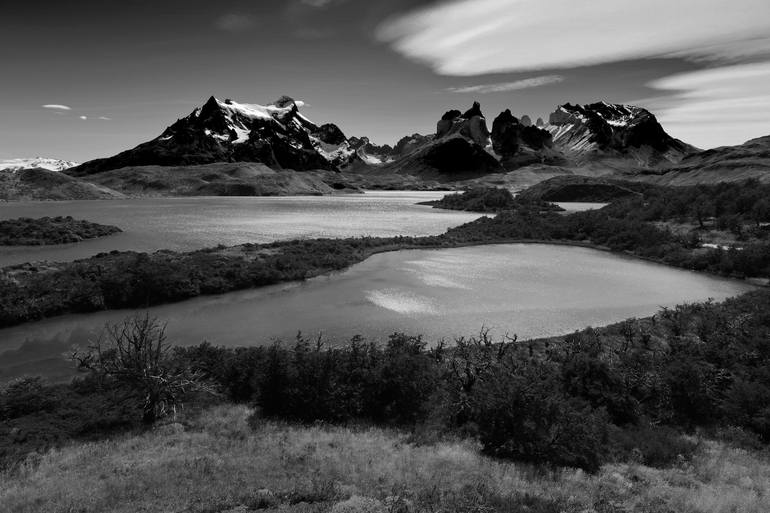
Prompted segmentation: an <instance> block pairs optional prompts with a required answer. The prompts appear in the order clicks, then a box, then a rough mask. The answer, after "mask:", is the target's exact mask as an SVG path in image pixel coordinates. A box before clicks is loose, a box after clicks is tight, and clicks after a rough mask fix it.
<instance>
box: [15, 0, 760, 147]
mask: <svg viewBox="0 0 770 513" xmlns="http://www.w3.org/2000/svg"><path fill="white" fill-rule="evenodd" d="M609 1H611V2H614V3H607V2H609ZM661 1H662V0H648V3H649V4H650V5H649V6H648V8H649V9H645V11H646V10H651V11H655V5H653V4H656V3H660V2H661ZM678 1H680V2H682V3H683V4H688V3H690V4H692V3H693V2H695V1H696V0H678ZM697 1H698V2H701V3H700V4H698V5H704V4H711V5H706V6H705V7H707V8H708V9H705V10H704V12H705V11H706V10H708V12H709V13H714V12H715V13H716V14H708V13H705V14H703V16H705V19H698V20H695V21H697V22H698V23H699V26H704V25H705V27H706V28H708V29H709V30H708V32H706V35H704V34H701V33H699V32H698V31H699V30H700V29H697V28H694V27H695V25H694V24H693V23H691V22H687V23H685V22H683V21H682V22H679V21H676V19H674V20H673V21H671V20H669V19H666V20H665V21H662V22H661V23H660V24H659V25H660V26H661V27H662V28H661V31H660V32H659V33H658V32H655V31H654V30H653V31H651V29H650V26H655V23H651V22H650V20H649V19H645V16H646V14H645V13H643V12H642V13H640V12H636V11H635V10H634V9H635V8H634V7H633V6H634V5H638V4H640V3H641V4H644V3H645V2H643V1H641V2H640V0H636V1H635V2H630V1H628V2H627V0H594V3H592V4H591V5H594V6H595V7H592V8H591V9H599V11H598V13H597V12H588V13H586V16H589V15H590V16H589V18H590V19H589V18H587V19H586V20H585V21H584V23H583V24H582V25H581V24H580V23H577V24H576V23H575V22H574V21H573V20H575V13H574V12H570V9H572V7H571V5H577V4H580V5H583V3H581V2H574V1H573V0H453V1H451V2H450V1H438V0H437V1H426V0H423V1H419V0H251V1H235V0H229V1H227V0H226V1H218V2H212V1H199V0H184V1H179V0H154V1H146V0H131V1H122V2H104V1H103V0H102V1H95V0H72V1H67V2H52V1H50V0H49V1H46V2H43V1H37V0H31V1H30V0H27V1H23V2H22V1H15V2H4V5H3V8H2V15H1V16H0V63H1V64H2V67H1V68H0V84H1V85H0V91H1V92H2V94H0V159H5V158H13V157H28V156H36V155H41V156H50V157H56V158H65V159H70V160H76V161H84V160H88V159H92V158H96V157H103V156H108V155H112V154H114V153H117V152H118V151H121V150H124V149H127V148H129V147H132V146H134V145H136V144H138V143H140V142H142V141H145V140H148V139H151V138H153V137H155V136H156V135H158V134H159V133H160V132H161V131H162V130H163V129H164V128H165V127H166V126H167V125H169V124H170V123H172V122H173V121H174V120H176V119H177V118H179V117H183V116H185V115H187V114H189V113H190V112H191V111H192V110H193V109H194V108H195V107H196V106H197V105H200V104H202V103H203V102H204V101H205V100H206V98H208V96H210V95H215V96H217V97H220V98H232V99H233V100H236V101H240V102H245V103H262V104H264V103H268V102H270V101H271V100H274V99H276V98H278V97H279V96H281V95H283V94H288V95H290V96H292V97H294V98H296V99H301V100H304V101H305V102H306V103H307V104H308V105H307V106H306V107H305V108H304V109H303V112H304V113H305V114H306V115H307V117H309V118H310V119H312V120H314V121H316V122H318V123H323V122H334V123H336V124H338V125H339V126H340V127H341V128H342V130H343V131H344V132H345V133H346V134H347V135H358V136H361V135H366V136H369V137H370V138H371V139H372V140H374V141H375V142H378V143H391V144H392V143H394V142H395V141H396V140H397V139H399V138H400V137H402V136H404V135H407V134H408V133H412V132H415V131H417V132H422V133H429V132H431V131H433V130H434V129H435V122H436V120H437V119H438V118H439V117H440V116H441V114H443V112H444V111H446V110H448V109H450V108H461V109H463V108H467V107H468V106H470V104H471V103H472V102H473V100H475V99H478V100H479V101H480V102H481V103H482V109H483V110H484V111H485V113H486V114H487V117H488V118H490V120H491V119H492V118H494V116H496V115H497V114H498V113H499V112H500V111H501V110H503V109H504V108H511V109H512V111H513V112H514V114H517V115H521V114H530V115H531V116H532V117H533V119H534V118H536V117H538V116H543V117H547V114H548V113H549V112H550V111H552V110H553V109H554V108H555V106H556V105H558V104H560V103H564V102H567V101H569V102H589V101H597V100H607V101H613V102H636V103H638V104H641V105H644V106H647V107H649V108H651V109H652V110H653V111H654V112H655V113H656V114H658V115H659V117H660V118H661V120H662V121H663V122H664V126H665V127H666V128H667V129H668V130H669V131H670V132H671V133H672V135H675V136H678V137H681V138H683V139H686V140H687V141H688V142H691V143H693V144H696V145H700V146H702V147H707V146H715V145H718V144H734V143H740V142H743V141H744V140H745V139H748V138H750V137H755V136H760V135H765V134H768V133H770V118H769V116H770V107H769V106H770V93H768V92H765V91H766V90H767V87H766V84H767V83H768V78H770V66H768V61H770V59H768V58H767V55H768V54H770V51H768V49H770V45H768V44H767V39H765V38H764V36H768V37H770V30H768V31H767V32H763V31H764V29H765V28H767V27H770V21H765V22H763V21H762V19H765V20H770V2H767V1H766V0H761V1H760V0H731V1H730V2H724V1H721V0H697ZM565 2H566V3H565ZM570 2H571V3H570ZM551 4H552V5H551ZM585 5H588V4H585ZM624 5H627V6H628V12H624V11H623V8H622V6H624ZM677 5H679V4H677ZM616 6H621V8H620V9H618V8H616ZM728 8H729V9H730V12H734V11H735V10H736V9H738V11H739V12H738V14H736V15H735V16H734V17H735V19H732V18H730V19H728V20H727V21H724V13H721V12H720V9H725V10H726V9H728ZM591 9H588V11H590V10H591ZM602 9H604V10H602ZM741 9H743V11H741ZM618 11H619V12H618ZM581 12H583V11H581ZM725 12H726V11H725ZM628 13H630V14H631V18H632V20H631V21H630V22H629V21H628V16H627V15H628ZM676 17H677V16H676V13H674V18H676ZM682 19H683V18H682ZM688 19H689V18H688ZM544 20H545V21H544ZM618 20H625V21H623V23H628V24H629V26H628V27H623V26H621V27H618V26H617V25H618V24H619V22H618ZM747 20H748V21H747ZM757 20H759V21H757ZM654 21H655V20H653V22H654ZM717 22H718V23H719V28H718V29H716V30H715V29H713V27H710V26H709V25H708V24H709V23H717ZM672 23H673V25H671V24H672ZM677 23H683V24H684V25H683V26H682V27H679V26H678V25H676V24H677ZM747 23H748V25H747ZM737 27H742V28H741V30H738V29H737ZM667 34H668V35H667ZM670 34H677V35H676V36H671V35H670ZM763 34H764V35H763ZM733 36H734V37H733ZM704 38H705V39H704ZM616 40H617V41H620V40H622V44H617V45H615V44H614V43H613V44H608V43H607V42H608V41H611V42H612V41H616ZM616 47H617V48H616ZM701 50H702V51H701ZM736 81H737V82H736ZM733 82H736V84H739V85H736V84H733ZM747 83H748V84H749V85H748V86H747V85H746V84H747ZM44 106H47V107H44ZM65 107H68V108H65ZM83 118H85V119H83ZM104 118H107V119H104ZM722 119H724V123H725V125H724V126H721V127H720V126H714V125H715V123H714V121H715V120H722ZM728 125H729V126H728Z"/></svg>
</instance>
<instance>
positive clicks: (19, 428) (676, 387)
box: [0, 290, 770, 471]
mask: <svg viewBox="0 0 770 513" xmlns="http://www.w3.org/2000/svg"><path fill="white" fill-rule="evenodd" d="M118 332H121V330H115V333H118ZM142 333H143V335H142V336H143V337H145V338H148V337H147V336H146V335H147V333H146V332H142ZM153 337H156V338H158V340H161V339H162V336H159V335H158V333H157V332H154V331H153V332H151V333H150V336H149V338H153ZM768 337H770V291H767V290H759V291H756V292H752V293H749V294H746V295H744V296H741V297H739V298H735V299H730V300H727V301H725V302H724V303H720V304H713V303H701V304H693V305H686V306H679V307H676V308H673V309H664V310H662V311H660V312H659V313H658V314H657V315H656V316H654V317H653V318H650V319H641V320H636V319H631V320H628V321H625V322H623V323H620V324H616V325H613V326H609V327H606V328H601V329H590V328H589V329H586V330H583V331H580V332H576V333H574V334H572V335H568V336H565V337H556V338H552V339H546V340H539V341H517V340H515V339H506V340H503V341H492V340H490V339H489V337H488V336H487V335H486V334H485V333H483V332H482V333H481V335H480V336H478V337H473V338H470V339H465V338H460V339H457V340H455V341H454V343H453V345H452V346H444V345H441V344H440V345H438V346H434V347H431V348H429V347H427V346H426V343H425V341H423V340H422V339H421V338H420V337H414V336H408V335H405V334H394V335H392V336H391V337H390V339H389V341H388V342H387V343H386V344H385V345H377V344H373V343H369V342H367V341H365V340H362V339H360V338H355V339H353V340H351V341H349V342H348V343H347V344H345V345H342V346H337V345H334V344H330V343H326V342H324V341H322V340H309V339H307V338H304V337H302V336H298V337H297V340H296V341H295V342H294V343H291V344H286V345H284V344H280V343H275V344H273V345H271V346H268V347H252V348H235V349H233V348H221V347H214V346H212V345H210V344H205V343H204V344H201V345H199V346H194V347H189V348H175V349H173V350H170V349H169V350H168V351H165V350H164V351H160V349H159V350H158V351H157V353H156V354H158V355H161V356H159V357H158V358H156V359H155V360H154V363H153V364H152V365H153V368H152V372H149V373H144V374H146V375H160V376H163V379H162V380H159V381H155V382H152V383H151V385H149V386H146V384H143V383H144V382H146V381H147V380H148V379H149V378H147V377H146V376H145V377H141V376H142V375H143V369H144V367H142V368H141V369H140V368H136V369H134V370H135V371H136V372H134V373H133V374H132V373H131V372H127V371H126V372H123V371H125V368H124V367H125V364H121V365H123V366H124V367H121V366H117V367H116V366H115V363H116V361H119V360H116V359H115V356H114V353H110V352H109V351H105V352H103V353H100V355H106V356H100V358H106V359H107V361H108V362H110V363H109V364H108V365H107V367H104V366H102V367H100V366H99V365H94V360H92V359H91V360H88V361H89V362H90V365H88V367H89V368H90V369H91V371H92V372H91V373H90V374H88V375H87V376H86V377H85V378H83V379H78V380H76V381H74V382H73V383H72V384H70V385H59V386H49V385H45V384H44V383H42V382H41V381H40V380H39V379H35V378H30V379H25V380H18V381H15V382H13V383H11V384H9V385H8V386H7V387H5V388H4V389H2V391H1V392H0V426H2V427H0V429H3V430H4V433H3V435H6V436H2V437H0V440H3V442H0V458H3V461H4V463H5V464H9V463H12V462H13V461H16V460H18V459H19V458H21V457H22V456H23V454H24V453H25V452H27V451H29V450H33V449H35V448H44V447H48V446H51V445H56V444H60V443H65V442H66V441H67V440H70V439H73V438H74V439H88V438H92V437H95V436H105V434H109V433H111V432H116V431H123V430H126V429H132V428H136V427H138V426H140V425H141V423H142V421H145V423H146V422H147V419H148V417H147V412H148V411H152V412H155V413H154V414H153V416H152V417H151V418H150V420H151V421H152V420H155V419H156V418H157V417H158V416H160V415H159V414H157V412H161V411H164V412H166V413H168V412H169V411H170V405H171V402H172V401H173V402H174V404H176V403H175V402H176V401H179V402H180V403H181V402H185V403H186V404H187V407H190V408H192V407H194V406H195V405H196V404H210V403H211V402H212V401H213V402H220V401H227V402H239V403H246V404H251V405H254V406H256V413H255V415H254V421H255V422H259V420H260V419H278V420H283V421H290V422H299V423H313V422H319V421H321V422H329V423H334V424H347V425H349V424H362V423H363V424H367V425H377V426H393V427H399V428H401V429H407V430H411V431H412V432H413V433H414V440H415V441H420V440H435V439H436V438H440V437H443V436H463V437H469V438H473V439H476V440H478V441H479V442H480V443H481V446H482V447H483V450H484V451H485V452H486V453H487V454H490V455H493V456H496V457H501V458H507V459H513V460H516V461H525V462H533V463H537V464H553V465H566V466H576V467H581V468H584V469H587V470H589V471H593V470H596V469H597V468H598V467H599V466H600V465H601V464H602V463H605V462H608V461H616V460H622V461H630V460H637V461H639V462H641V463H644V464H647V465H652V466H668V465H671V464H674V463H676V462H678V461H680V460H681V458H683V457H684V458H687V457H688V456H689V455H690V454H692V453H693V451H694V450H695V449H696V445H695V443H694V442H692V441H687V439H684V438H682V437H681V436H680V434H681V433H682V432H692V431H693V430H705V431H706V432H707V433H708V434H709V436H716V437H723V438H724V439H728V440H730V441H731V443H739V444H742V445H743V446H746V447H752V448H760V447H762V446H764V444H766V443H768V442H770V414H768V412H770V372H769V371H768V369H770V365H769V364H770V346H768V344H767V340H768ZM158 348H160V346H158ZM129 360H130V359H129ZM131 361H133V360H131ZM81 362H82V360H81ZM130 365H133V364H130ZM105 368H107V369H109V371H108V372H104V369H105ZM97 369H101V371H96V370H97ZM127 375H130V377H131V379H128V378H127V377H126V376H127ZM192 379H195V380H199V381H200V382H201V383H206V386H205V387H191V386H189V384H190V383H191V380H192ZM159 383H160V384H159ZM168 383H175V384H174V386H173V388H170V387H171V386H170V385H167V384H168ZM185 387H187V388H185ZM201 389H205V390H213V389H216V390H218V391H219V394H218V395H215V396H211V395H209V394H207V393H206V394H203V393H202V392H200V391H199V390H201ZM148 401H149V402H148Z"/></svg>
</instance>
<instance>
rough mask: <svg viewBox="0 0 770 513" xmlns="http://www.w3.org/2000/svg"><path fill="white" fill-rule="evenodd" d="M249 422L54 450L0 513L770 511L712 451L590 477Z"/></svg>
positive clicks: (386, 437) (212, 416) (377, 438)
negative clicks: (673, 463) (671, 463)
mask: <svg viewBox="0 0 770 513" xmlns="http://www.w3.org/2000/svg"><path fill="white" fill-rule="evenodd" d="M250 413H251V412H250V410H248V409H247V408H245V407H240V406H219V407H215V408H213V409H211V410H208V411H206V412H204V413H203V414H202V415H200V416H198V417H196V418H195V419H193V420H191V421H189V422H185V423H184V425H181V424H172V425H167V426H162V427H160V428H157V429H156V430H154V431H152V432H148V433H145V434H142V435H136V436H127V437H122V438H117V439H114V440H109V441H103V442H97V443H87V444H82V445H75V446H71V447H67V448H63V449H60V450H54V451H51V452H49V453H47V454H45V455H44V456H41V457H39V458H38V459H37V461H34V462H33V461H30V462H29V463H27V464H26V465H25V466H23V467H22V468H20V469H18V470H16V471H15V472H14V473H13V474H5V475H0V511H4V512H8V513H11V512H39V511H45V512H71V511H78V512H139V511H147V512H150V511H158V512H160V511H163V512H182V511H184V512H225V511H241V512H243V511H252V510H266V511H303V512H304V511H319V512H320V511H333V512H335V513H343V512H385V511H389V512H395V511H398V512H403V513H406V512H412V511H414V512H417V511H430V512H437V511H466V512H491V511H530V512H554V513H556V512H562V511H565V512H585V513H587V512H592V511H595V512H598V513H603V512H610V511H612V512H624V511H629V512H632V511H633V512H637V511H638V512H648V513H652V512H709V513H711V512H714V513H717V512H733V511H740V512H748V513H751V512H757V513H759V512H766V511H770V495H768V493H767V492H768V491H769V490H770V461H768V460H767V459H766V458H765V457H764V456H762V455H759V454H756V453H749V452H746V451H743V450H739V449H734V448H730V447H727V446H725V445H723V444H720V443H716V442H703V444H702V447H701V449H700V451H699V452H698V454H697V456H696V457H695V458H694V459H693V460H692V461H691V462H682V463H681V464H680V465H679V466H677V467H674V468H669V469H664V470H656V469H652V468H648V467H644V466H641V465H638V464H633V463H629V464H614V465H605V466H604V467H602V469H601V471H600V472H599V473H597V474H596V475H588V474H586V473H584V472H581V471H579V470H560V471H552V472H544V471H542V470H541V471H535V470H533V469H532V468H530V467H526V466H522V465H518V464H511V463H502V462H498V461H494V460H492V459H489V458H486V457H483V456H481V455H480V454H479V452H478V449H477V447H475V446H474V445H473V444H471V443H469V442H463V441H456V442H436V443H431V444H428V445H415V444H413V443H411V442H410V440H409V438H408V437H407V435H405V434H402V433H399V432H395V431H387V430H381V429H347V428H339V427H325V426H313V427H299V426H291V425H283V424H278V423H272V422H263V423H259V424H258V425H257V426H256V427H251V426H249V425H248V421H247V419H248V417H249V415H250Z"/></svg>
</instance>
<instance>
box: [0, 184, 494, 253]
mask: <svg viewBox="0 0 770 513" xmlns="http://www.w3.org/2000/svg"><path fill="white" fill-rule="evenodd" d="M444 194H446V193H444V192H402V191H397V192H367V193H366V194H350V195H343V196H289V197H267V198H265V197H261V198H245V197H238V198H222V197H215V198H152V199H131V200H109V201H93V200H90V201H49V202H19V203H0V219H13V218H17V217H42V216H68V215H69V216H72V217H74V218H76V219H85V220H87V221H92V222H96V223H102V224H111V225H115V226H118V227H119V228H121V229H122V230H123V233H120V234H117V235H112V236H110V237H104V238H100V239H95V240H88V241H84V242H80V243H77V244H64V245H60V246H31V247H30V246H27V247H3V246H0V267H3V266H6V265H12V264H19V263H22V262H30V261H36V260H48V261H53V262H65V261H70V260H75V259H78V258H85V257H89V256H93V255H95V254H97V253H101V252H104V251H112V250H119V251H127V250H133V251H156V250H159V249H171V250H177V251H189V250H195V249H201V248H206V247H212V246H216V245H218V244H225V245H228V246H230V245H235V244H243V243H246V242H252V243H262V242H273V241H276V240H288V239H300V238H318V237H332V238H339V237H357V236H363V235H372V236H394V235H413V236H420V235H438V234H440V233H443V232H445V231H446V230H447V228H450V227H452V226H458V225H461V224H463V223H467V222H469V221H472V220H474V219H476V218H478V217H480V215H481V214H474V213H470V212H457V211H450V210H439V209H434V208H431V207H428V206H424V205H417V204H416V203H418V202H421V201H429V200H436V199H440V198H442V197H443V196H444Z"/></svg>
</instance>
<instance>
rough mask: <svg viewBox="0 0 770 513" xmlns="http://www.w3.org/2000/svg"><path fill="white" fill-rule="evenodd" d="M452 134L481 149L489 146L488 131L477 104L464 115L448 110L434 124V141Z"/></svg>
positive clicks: (479, 105) (479, 106) (457, 111)
mask: <svg viewBox="0 0 770 513" xmlns="http://www.w3.org/2000/svg"><path fill="white" fill-rule="evenodd" d="M453 134H460V135H461V136H463V137H465V138H467V139H470V140H472V141H473V142H475V143H476V144H478V145H479V146H482V147H487V146H488V145H489V143H490V141H489V129H488V128H487V121H486V119H485V118H484V115H483V114H482V112H481V104H479V102H474V103H473V106H472V107H471V108H470V109H468V110H467V111H465V113H464V114H460V111H459V110H450V111H448V112H447V113H446V114H444V115H443V116H442V117H441V119H440V120H439V122H438V123H437V124H436V139H440V138H442V137H446V136H449V135H453Z"/></svg>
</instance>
